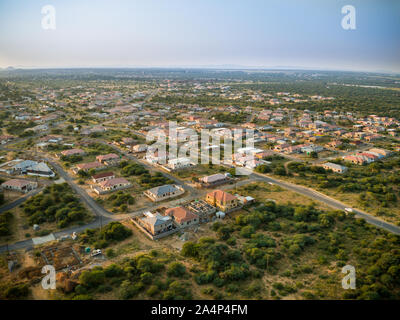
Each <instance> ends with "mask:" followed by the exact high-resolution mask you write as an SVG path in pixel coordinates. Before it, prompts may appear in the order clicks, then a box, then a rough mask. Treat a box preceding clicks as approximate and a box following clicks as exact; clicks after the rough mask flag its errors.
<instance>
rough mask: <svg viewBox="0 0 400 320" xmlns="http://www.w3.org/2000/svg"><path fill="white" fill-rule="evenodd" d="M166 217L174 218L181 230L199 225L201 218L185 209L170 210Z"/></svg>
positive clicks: (166, 212)
mask: <svg viewBox="0 0 400 320" xmlns="http://www.w3.org/2000/svg"><path fill="white" fill-rule="evenodd" d="M165 215H167V216H170V217H172V219H173V220H174V222H175V223H176V224H177V226H178V227H179V228H181V229H183V228H186V227H189V226H193V225H197V224H199V220H200V218H199V216H198V215H196V214H194V213H192V212H191V211H190V210H188V209H186V208H185V207H175V208H169V209H167V210H166V211H165Z"/></svg>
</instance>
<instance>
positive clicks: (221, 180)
mask: <svg viewBox="0 0 400 320" xmlns="http://www.w3.org/2000/svg"><path fill="white" fill-rule="evenodd" d="M199 181H200V183H201V185H202V186H203V187H206V188H209V187H215V186H219V185H221V184H225V183H228V182H230V181H231V178H229V176H228V175H227V174H222V173H216V174H213V175H211V176H206V177H202V178H200V179H199Z"/></svg>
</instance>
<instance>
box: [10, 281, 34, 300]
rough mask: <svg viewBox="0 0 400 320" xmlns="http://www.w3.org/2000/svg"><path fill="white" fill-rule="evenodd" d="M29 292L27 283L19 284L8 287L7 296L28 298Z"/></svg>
mask: <svg viewBox="0 0 400 320" xmlns="http://www.w3.org/2000/svg"><path fill="white" fill-rule="evenodd" d="M29 292H30V291H29V287H28V285H27V284H17V285H14V286H12V287H9V288H7V289H6V291H5V297H6V298H7V299H22V298H26V297H27V296H28V294H29Z"/></svg>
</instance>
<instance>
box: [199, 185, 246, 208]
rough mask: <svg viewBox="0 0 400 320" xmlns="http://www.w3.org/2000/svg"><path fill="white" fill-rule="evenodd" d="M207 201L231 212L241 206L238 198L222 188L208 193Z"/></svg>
mask: <svg viewBox="0 0 400 320" xmlns="http://www.w3.org/2000/svg"><path fill="white" fill-rule="evenodd" d="M206 201H207V203H209V204H210V205H212V206H214V207H217V208H218V209H219V210H221V211H223V212H230V211H233V210H235V209H238V208H239V207H240V204H239V200H238V198H236V197H235V196H233V195H231V194H230V193H227V192H225V191H222V190H214V191H212V192H209V193H207V195H206Z"/></svg>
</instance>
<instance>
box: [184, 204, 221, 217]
mask: <svg viewBox="0 0 400 320" xmlns="http://www.w3.org/2000/svg"><path fill="white" fill-rule="evenodd" d="M187 208H188V209H189V210H190V211H192V212H193V213H195V214H196V215H197V216H199V220H200V222H208V221H210V220H211V219H212V216H213V215H214V213H215V212H216V211H217V209H216V208H215V207H213V206H212V205H210V204H208V203H207V202H206V201H204V200H195V201H192V202H190V203H189V204H188V205H187Z"/></svg>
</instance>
